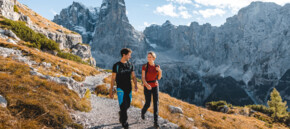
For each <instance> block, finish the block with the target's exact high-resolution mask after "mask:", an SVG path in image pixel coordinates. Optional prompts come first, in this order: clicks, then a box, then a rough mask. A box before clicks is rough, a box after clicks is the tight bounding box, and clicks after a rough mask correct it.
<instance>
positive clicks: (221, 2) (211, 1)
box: [195, 0, 290, 13]
mask: <svg viewBox="0 0 290 129" xmlns="http://www.w3.org/2000/svg"><path fill="white" fill-rule="evenodd" d="M253 1H257V0H195V2H196V3H198V4H201V5H204V6H214V7H217V8H229V9H231V11H232V12H234V13H235V12H237V11H238V10H240V9H241V8H243V7H245V6H247V5H249V4H250V3H251V2H253ZM258 1H263V2H275V3H277V4H279V5H284V4H285V3H289V2H290V0H258Z"/></svg>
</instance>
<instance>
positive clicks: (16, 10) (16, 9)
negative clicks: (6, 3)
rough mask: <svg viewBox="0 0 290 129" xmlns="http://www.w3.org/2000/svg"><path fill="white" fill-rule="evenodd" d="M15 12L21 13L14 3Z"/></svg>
mask: <svg viewBox="0 0 290 129" xmlns="http://www.w3.org/2000/svg"><path fill="white" fill-rule="evenodd" d="M13 9H14V12H16V13H19V10H18V8H17V5H14V8H13Z"/></svg>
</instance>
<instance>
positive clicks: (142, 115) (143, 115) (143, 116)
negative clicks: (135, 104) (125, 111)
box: [141, 112, 145, 120]
mask: <svg viewBox="0 0 290 129" xmlns="http://www.w3.org/2000/svg"><path fill="white" fill-rule="evenodd" d="M141 118H142V119H143V120H145V114H143V113H142V112H141Z"/></svg>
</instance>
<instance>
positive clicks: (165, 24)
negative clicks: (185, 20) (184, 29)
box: [162, 20, 174, 26]
mask: <svg viewBox="0 0 290 129" xmlns="http://www.w3.org/2000/svg"><path fill="white" fill-rule="evenodd" d="M162 26H174V25H173V24H172V23H171V22H170V21H169V20H166V21H165V23H163V24H162Z"/></svg>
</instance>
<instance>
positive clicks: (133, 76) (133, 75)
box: [131, 71, 138, 92]
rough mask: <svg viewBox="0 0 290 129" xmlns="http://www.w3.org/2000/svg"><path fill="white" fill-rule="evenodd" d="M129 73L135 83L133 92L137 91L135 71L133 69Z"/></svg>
mask: <svg viewBox="0 0 290 129" xmlns="http://www.w3.org/2000/svg"><path fill="white" fill-rule="evenodd" d="M131 75H132V79H133V82H134V85H135V92H137V91H138V86H137V79H136V75H135V72H134V71H133V72H132V73H131Z"/></svg>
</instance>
